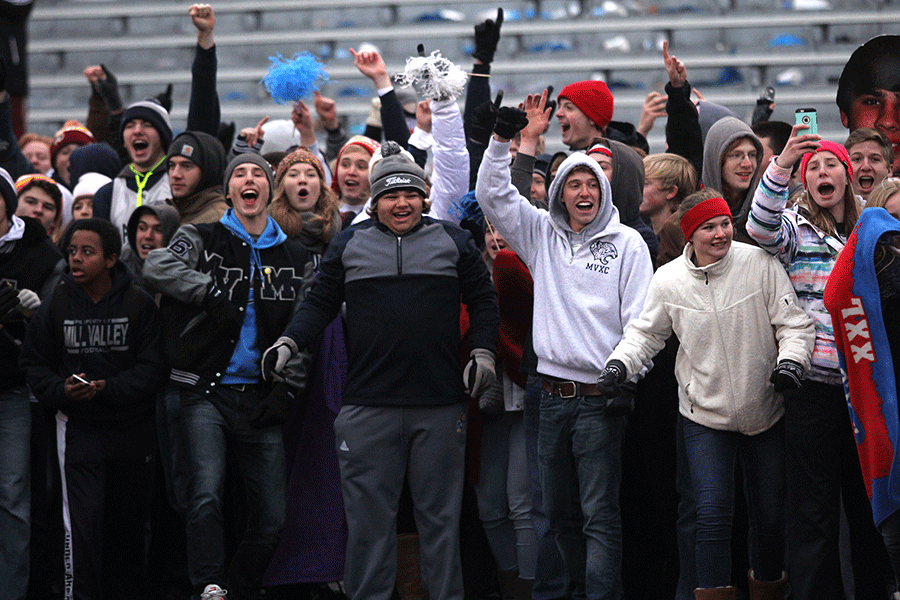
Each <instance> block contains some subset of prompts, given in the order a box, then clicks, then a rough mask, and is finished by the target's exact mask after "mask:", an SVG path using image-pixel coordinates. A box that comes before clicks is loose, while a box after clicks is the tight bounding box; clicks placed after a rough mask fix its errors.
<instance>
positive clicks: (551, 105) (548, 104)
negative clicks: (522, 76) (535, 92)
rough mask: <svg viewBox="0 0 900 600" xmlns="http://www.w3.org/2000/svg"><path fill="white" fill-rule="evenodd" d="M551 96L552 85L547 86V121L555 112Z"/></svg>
mask: <svg viewBox="0 0 900 600" xmlns="http://www.w3.org/2000/svg"><path fill="white" fill-rule="evenodd" d="M552 96H553V86H552V85H548V86H547V104H546V107H547V108H549V109H550V114H549V115H548V116H547V121H552V120H553V115H554V114H556V109H557V106H556V100H554V99H553V98H552Z"/></svg>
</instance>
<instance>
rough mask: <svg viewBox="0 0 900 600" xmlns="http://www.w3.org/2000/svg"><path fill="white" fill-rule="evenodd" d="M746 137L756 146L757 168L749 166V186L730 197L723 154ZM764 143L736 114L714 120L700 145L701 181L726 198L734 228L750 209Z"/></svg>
mask: <svg viewBox="0 0 900 600" xmlns="http://www.w3.org/2000/svg"><path fill="white" fill-rule="evenodd" d="M742 138H746V139H747V140H749V141H750V143H751V144H752V145H753V147H754V148H755V149H756V167H755V168H753V169H752V171H751V175H750V177H749V185H748V187H747V189H746V190H744V191H741V192H740V198H739V200H738V201H734V200H732V199H731V198H729V193H728V190H727V187H728V186H726V184H725V181H724V178H723V164H724V161H725V158H726V157H725V154H726V152H727V151H728V150H729V148H730V147H731V145H732V143H734V142H735V141H736V140H740V139H742ZM763 152H764V149H763V146H762V142H760V141H759V138H757V137H756V135H755V134H754V133H753V130H752V129H750V126H749V125H747V124H746V123H744V122H743V121H741V120H740V119H736V118H735V117H724V118H722V119H719V120H718V121H716V122H715V123H713V125H712V127H710V128H709V132H708V133H707V134H706V142H705V143H704V144H703V173H702V176H701V183H702V184H703V187H704V188H711V189H714V190H721V191H722V193H723V195H724V196H725V199H726V200H728V201H729V206H731V212H732V214H733V215H734V221H735V228H736V229H738V228H739V227H740V226H742V224H743V223H745V222H746V220H747V215H748V214H749V212H750V203H751V201H752V199H753V194H754V192H755V191H756V186H757V184H758V183H759V178H760V176H761V175H762V172H763V168H764V165H763V164H762V157H763Z"/></svg>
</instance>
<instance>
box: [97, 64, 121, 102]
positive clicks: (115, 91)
mask: <svg viewBox="0 0 900 600" xmlns="http://www.w3.org/2000/svg"><path fill="white" fill-rule="evenodd" d="M100 68H101V69H103V72H104V73H105V74H106V77H105V78H103V79H98V80H97V81H95V82H94V84H93V88H94V91H95V92H97V93H98V94H100V97H101V98H103V101H104V102H106V108H107V109H109V111H110V112H115V111H117V110H121V108H122V95H121V94H120V93H119V81H118V80H117V79H116V76H115V75H113V74H112V73H111V72H110V70H109V69H107V68H106V65H100Z"/></svg>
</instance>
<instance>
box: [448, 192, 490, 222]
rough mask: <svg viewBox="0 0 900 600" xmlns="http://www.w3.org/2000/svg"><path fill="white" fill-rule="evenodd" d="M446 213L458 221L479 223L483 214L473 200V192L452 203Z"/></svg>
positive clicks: (475, 200) (476, 201)
mask: <svg viewBox="0 0 900 600" xmlns="http://www.w3.org/2000/svg"><path fill="white" fill-rule="evenodd" d="M447 212H449V213H450V214H451V215H453V216H454V217H456V218H457V219H459V220H460V221H464V220H466V219H468V220H469V221H473V222H475V223H480V222H481V221H483V220H484V213H483V212H482V211H481V206H480V205H479V204H478V200H477V199H476V198H475V190H472V191H470V192H469V193H468V194H466V195H465V196H463V197H462V198H460V199H459V200H456V201H455V202H452V203H451V204H450V207H449V208H448V209H447Z"/></svg>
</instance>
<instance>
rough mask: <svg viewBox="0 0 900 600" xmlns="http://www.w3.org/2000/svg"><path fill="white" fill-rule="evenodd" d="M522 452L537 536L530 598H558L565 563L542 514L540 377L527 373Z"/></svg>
mask: <svg viewBox="0 0 900 600" xmlns="http://www.w3.org/2000/svg"><path fill="white" fill-rule="evenodd" d="M522 416H523V418H524V422H525V454H526V456H527V457H528V476H529V479H530V480H531V522H532V523H533V524H534V535H535V537H536V538H537V545H538V547H537V564H536V565H535V570H534V585H533V586H532V588H531V597H532V599H533V600H560V599H562V598H565V597H566V594H568V587H569V584H568V582H567V580H566V566H565V564H563V559H562V556H560V554H559V547H557V545H556V536H555V535H553V532H552V531H550V523H549V521H547V515H546V514H545V513H544V493H543V490H541V472H540V467H539V465H538V432H539V431H540V420H541V377H540V375H529V376H528V383H527V385H526V386H525V409H524V411H523V415H522Z"/></svg>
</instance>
